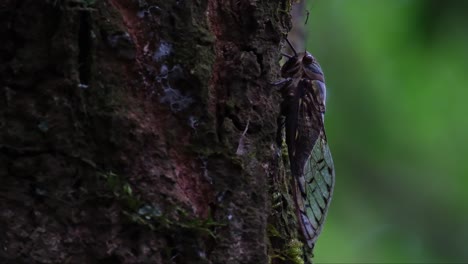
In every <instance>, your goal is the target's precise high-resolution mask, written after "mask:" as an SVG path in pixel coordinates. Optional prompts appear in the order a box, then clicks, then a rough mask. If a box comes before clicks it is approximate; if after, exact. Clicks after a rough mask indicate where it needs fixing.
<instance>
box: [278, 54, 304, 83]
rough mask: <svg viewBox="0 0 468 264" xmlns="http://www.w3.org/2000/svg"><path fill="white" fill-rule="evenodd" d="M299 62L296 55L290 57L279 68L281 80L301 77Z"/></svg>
mask: <svg viewBox="0 0 468 264" xmlns="http://www.w3.org/2000/svg"><path fill="white" fill-rule="evenodd" d="M301 67H302V66H301V60H300V59H299V57H298V56H297V55H294V56H290V57H289V59H288V60H287V61H286V63H284V65H283V67H281V77H283V78H298V77H300V75H301Z"/></svg>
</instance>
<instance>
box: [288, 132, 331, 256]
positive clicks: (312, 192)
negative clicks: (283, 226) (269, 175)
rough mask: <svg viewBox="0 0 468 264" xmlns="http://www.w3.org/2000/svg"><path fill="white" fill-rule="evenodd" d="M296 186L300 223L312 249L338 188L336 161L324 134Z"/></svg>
mask: <svg viewBox="0 0 468 264" xmlns="http://www.w3.org/2000/svg"><path fill="white" fill-rule="evenodd" d="M297 185H298V186H297V187H298V189H299V191H298V192H296V193H299V194H300V195H297V196H296V199H297V205H298V207H299V208H298V210H299V212H298V214H299V217H298V218H299V219H298V221H299V222H300V226H301V230H302V233H303V235H304V238H305V240H306V241H307V245H308V246H309V247H310V248H313V247H314V244H315V241H316V240H317V237H318V235H319V234H320V232H321V230H322V228H323V224H324V222H325V218H326V215H327V211H328V208H329V206H330V202H331V199H332V194H333V187H334V185H335V170H334V167H333V159H332V156H331V153H330V149H329V147H328V144H327V141H326V139H325V135H324V134H322V135H321V136H320V137H319V138H318V139H317V141H316V143H315V145H314V147H313V149H312V152H311V154H310V157H309V159H308V160H307V162H306V163H305V166H304V174H303V175H302V177H299V179H297ZM301 190H304V191H301Z"/></svg>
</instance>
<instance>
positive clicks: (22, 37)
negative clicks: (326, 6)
mask: <svg viewBox="0 0 468 264" xmlns="http://www.w3.org/2000/svg"><path fill="white" fill-rule="evenodd" d="M290 7H291V1H290V0H281V1H255V0H237V1H236V0H231V1H219V0H185V1H184V0H172V1H169V0H168V1H157V0H146V1H145V0H138V1H137V0H133V1H130V0H97V1H93V0H48V1H47V0H43V1H38V0H4V1H2V3H0V34H1V36H2V39H3V43H2V45H0V80H1V81H0V102H1V103H0V127H1V131H0V179H1V183H2V184H1V186H0V226H1V227H0V238H1V239H0V243H1V244H0V245H1V248H0V262H1V263H268V262H273V263H290V262H291V263H292V262H294V261H295V260H294V258H295V257H297V256H296V255H297V254H296V255H294V254H295V253H294V252H293V253H291V252H290V251H291V250H290V249H295V247H297V246H298V245H299V246H300V242H298V241H297V239H294V237H296V236H297V234H296V227H295V222H294V221H295V220H294V213H293V212H291V204H292V203H291V198H290V196H289V187H288V186H289V178H288V176H287V170H286V169H285V168H287V164H286V165H285V164H283V162H282V160H283V159H282V158H281V155H280V154H281V150H280V148H279V147H278V146H277V144H276V140H275V139H276V133H277V132H276V129H277V125H276V119H277V116H278V113H279V103H280V101H281V98H280V96H279V94H277V93H276V92H275V90H274V89H273V88H272V87H271V86H270V85H269V83H270V82H273V81H275V80H276V79H277V78H278V70H279V66H278V60H279V58H280V57H279V54H280V42H281V40H282V38H283V37H284V36H285V34H287V32H288V31H289V29H290V27H291V23H290V15H289V10H290ZM294 263H296V262H294Z"/></svg>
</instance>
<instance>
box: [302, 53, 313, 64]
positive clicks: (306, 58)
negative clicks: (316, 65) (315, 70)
mask: <svg viewBox="0 0 468 264" xmlns="http://www.w3.org/2000/svg"><path fill="white" fill-rule="evenodd" d="M302 61H303V62H304V64H307V65H308V64H312V63H313V62H314V57H313V56H312V55H310V54H309V53H308V52H307V53H306V54H305V55H304V58H302Z"/></svg>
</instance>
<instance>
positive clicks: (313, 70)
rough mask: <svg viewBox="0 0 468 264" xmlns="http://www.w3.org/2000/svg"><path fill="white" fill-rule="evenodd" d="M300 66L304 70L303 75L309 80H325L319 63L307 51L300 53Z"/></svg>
mask: <svg viewBox="0 0 468 264" xmlns="http://www.w3.org/2000/svg"><path fill="white" fill-rule="evenodd" d="M301 55H302V54H301ZM302 67H303V70H304V75H305V76H304V77H307V78H308V79H310V80H319V81H321V82H325V78H324V77H323V71H322V68H321V67H320V64H319V63H318V62H317V60H316V59H315V58H314V56H312V54H310V53H309V52H307V51H306V52H304V54H303V55H302Z"/></svg>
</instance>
